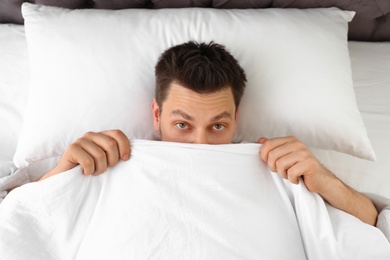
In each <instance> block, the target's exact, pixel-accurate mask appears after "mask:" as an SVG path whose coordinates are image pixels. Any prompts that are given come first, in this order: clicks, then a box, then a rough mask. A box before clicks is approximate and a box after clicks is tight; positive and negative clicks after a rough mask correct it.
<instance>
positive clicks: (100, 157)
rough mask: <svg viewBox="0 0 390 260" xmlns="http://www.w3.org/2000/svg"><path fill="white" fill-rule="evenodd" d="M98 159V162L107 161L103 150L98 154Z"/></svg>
mask: <svg viewBox="0 0 390 260" xmlns="http://www.w3.org/2000/svg"><path fill="white" fill-rule="evenodd" d="M95 156H96V159H98V160H105V159H106V153H105V152H104V151H103V150H100V151H97V152H96V155H95Z"/></svg>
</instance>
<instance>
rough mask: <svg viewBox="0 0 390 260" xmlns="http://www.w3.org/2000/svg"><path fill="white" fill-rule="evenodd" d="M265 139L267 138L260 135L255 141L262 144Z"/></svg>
mask: <svg viewBox="0 0 390 260" xmlns="http://www.w3.org/2000/svg"><path fill="white" fill-rule="evenodd" d="M267 140H268V138H265V137H260V138H259V139H258V140H257V142H258V143H259V144H264V143H265V141H267Z"/></svg>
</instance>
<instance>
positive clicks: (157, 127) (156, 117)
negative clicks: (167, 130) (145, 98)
mask: <svg viewBox="0 0 390 260" xmlns="http://www.w3.org/2000/svg"><path fill="white" fill-rule="evenodd" d="M152 113H153V115H152V116H153V126H154V129H155V130H156V131H160V108H159V106H158V104H157V101H156V99H155V98H154V99H153V103H152Z"/></svg>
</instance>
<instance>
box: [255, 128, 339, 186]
mask: <svg viewBox="0 0 390 260" xmlns="http://www.w3.org/2000/svg"><path fill="white" fill-rule="evenodd" d="M258 142H259V143H260V144H262V147H261V149H260V157H261V159H263V161H264V162H266V163H267V165H268V167H269V168H270V169H271V171H274V172H278V173H279V175H280V176H281V177H282V178H284V179H288V180H289V181H290V182H292V183H295V184H298V182H299V181H298V178H299V177H302V179H303V181H304V182H305V185H306V187H307V188H308V189H309V190H310V191H312V192H317V193H322V192H323V191H324V190H325V189H326V185H327V184H328V183H329V180H330V179H331V178H335V176H334V175H333V174H332V173H331V172H330V171H329V170H328V169H326V168H325V167H324V166H323V165H322V164H321V163H320V162H319V161H318V160H317V158H316V157H315V156H314V155H313V154H312V153H311V151H310V150H309V148H308V147H307V146H306V145H304V144H303V143H302V142H300V141H299V140H298V139H297V138H295V137H293V136H289V137H282V138H274V139H267V138H264V137H261V138H259V140H258Z"/></svg>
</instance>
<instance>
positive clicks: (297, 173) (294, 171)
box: [287, 163, 305, 184]
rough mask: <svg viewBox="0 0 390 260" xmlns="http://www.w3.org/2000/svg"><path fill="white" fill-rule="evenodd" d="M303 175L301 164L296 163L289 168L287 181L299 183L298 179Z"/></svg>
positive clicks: (303, 170)
mask: <svg viewBox="0 0 390 260" xmlns="http://www.w3.org/2000/svg"><path fill="white" fill-rule="evenodd" d="M304 174H305V168H304V165H303V163H297V164H295V165H293V166H292V167H290V168H289V169H288V171H287V179H288V180H289V181H290V182H291V183H294V184H298V183H299V177H301V176H303V175H304Z"/></svg>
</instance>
